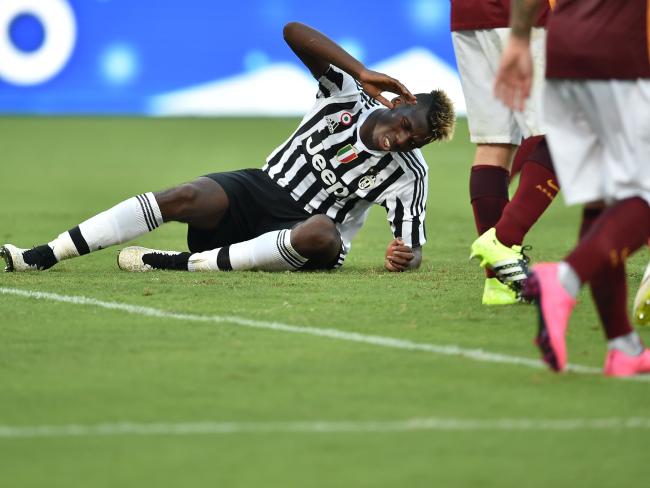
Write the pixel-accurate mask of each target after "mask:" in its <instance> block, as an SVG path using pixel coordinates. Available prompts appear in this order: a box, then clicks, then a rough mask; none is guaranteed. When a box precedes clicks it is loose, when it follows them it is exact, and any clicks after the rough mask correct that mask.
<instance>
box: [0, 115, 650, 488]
mask: <svg viewBox="0 0 650 488" xmlns="http://www.w3.org/2000/svg"><path fill="white" fill-rule="evenodd" d="M295 124H296V121H295V120H264V119H261V120H258V119H255V120H251V119H226V120H146V119H122V118H113V119H92V118H91V119H47V118H44V119H41V118H2V119H0V158H1V166H2V179H1V180H0V222H1V226H0V238H1V240H2V241H3V242H11V243H14V244H16V245H19V246H23V247H27V246H31V245H34V244H40V243H43V242H47V241H49V240H51V239H52V238H53V237H55V236H56V235H58V234H59V233H60V232H62V231H64V230H67V229H68V228H71V227H73V226H74V225H76V224H77V223H79V222H80V221H82V220H84V219H85V218H87V217H89V216H90V215H92V214H95V213H97V212H99V211H101V210H103V209H105V208H107V207H109V206H111V205H113V204H115V203H117V202H118V201H120V200H122V199H125V198H127V197H130V196H132V195H134V194H136V193H142V192H145V191H152V190H154V191H155V190H158V189H162V188H165V187H168V186H171V185H174V184H176V183H179V182H182V181H185V180H189V179H192V178H193V177H195V176H198V175H201V174H205V173H208V172H213V171H220V170H229V169H237V168H243V167H258V166H261V165H262V164H263V161H264V158H265V156H266V155H267V154H268V153H269V152H270V151H271V150H272V149H273V148H274V147H275V146H276V145H277V144H279V142H281V141H282V140H283V139H284V138H285V137H286V136H287V134H288V133H289V132H290V131H291V130H292V129H293V127H294V126H295ZM472 151H473V149H472V146H471V145H470V144H469V143H468V142H467V128H466V125H465V124H464V123H462V122H461V124H460V125H459V129H458V131H457V136H456V139H455V141H454V142H452V143H450V144H448V145H436V146H432V147H429V148H427V149H426V151H425V155H426V156H427V160H428V161H429V166H430V175H431V176H430V178H431V179H430V195H429V202H428V214H427V229H428V236H429V241H428V243H427V245H426V246H425V248H424V256H425V258H424V262H423V266H422V268H421V269H420V270H419V271H417V272H412V273H403V274H389V273H387V272H384V271H383V269H382V260H383V252H384V249H385V246H386V244H387V243H388V242H389V241H390V239H391V235H390V231H389V228H388V225H387V224H386V221H385V215H384V211H383V209H381V208H377V209H375V210H374V211H373V213H372V214H371V218H370V220H369V222H368V224H367V226H366V227H365V228H364V229H363V230H362V232H361V233H360V235H359V236H358V237H357V239H356V241H355V242H354V246H353V249H352V252H351V254H350V256H349V258H348V260H347V262H346V264H345V266H344V267H343V268H342V269H341V270H339V271H333V272H321V273H293V274H292V273H280V274H271V273H223V274H210V275H208V274H200V275H199V274H189V273H175V272H157V273H145V274H128V273H125V272H121V271H119V270H118V269H117V267H116V264H115V255H116V249H110V250H106V251H102V252H98V253H95V254H93V255H90V256H86V257H83V258H81V259H77V260H71V261H66V262H64V263H62V264H60V265H58V266H57V267H55V268H54V269H52V270H50V271H48V272H44V273H38V274H2V275H1V276H0V287H2V288H3V289H4V290H24V291H28V292H35V291H40V292H50V293H54V294H57V295H66V296H83V297H88V298H93V299H97V300H102V301H104V302H111V303H118V304H129V305H136V306H144V307H151V308H155V309H158V310H162V311H166V312H169V313H174V312H175V313H181V314H189V315H191V317H185V318H183V317H172V316H170V315H169V314H168V315H165V314H160V316H158V317H151V316H145V315H142V314H138V313H127V312H125V311H124V310H120V309H107V308H102V307H100V306H96V305H88V304H86V305H83V304H75V303H63V302H60V301H54V300H48V299H44V300H37V299H35V298H32V297H28V296H18V295H15V294H7V293H6V292H5V293H4V294H0V486H3V487H7V488H9V487H11V488H14V487H27V486H34V487H36V486H38V487H43V486H47V487H67V488H69V487H108V486H115V487H131V486H138V487H143V486H158V487H178V486H224V487H231V486H232V487H235V486H236V487H244V486H245V487H266V486H274V487H275V486H278V487H289V486H291V487H294V486H295V487H378V486H386V487H396V486H400V487H402V486H404V487H406V486H408V487H415V486H417V487H425V486H426V487H429V486H442V487H460V486H468V487H469V486H471V487H479V486H480V487H492V486H493V487H521V486H526V487H537V486H539V487H547V486H567V487H568V486H571V487H575V486H589V487H606V486H632V485H635V486H636V485H641V486H642V485H643V483H644V482H643V481H642V480H643V479H647V478H648V476H650V465H649V464H648V453H647V452H648V451H647V442H646V437H647V436H648V430H647V428H648V426H650V420H648V419H650V415H648V408H649V406H650V384H649V383H647V382H642V381H624V380H612V379H606V378H604V377H602V376H601V375H599V374H584V373H577V372H574V373H568V374H565V375H562V376H558V375H554V374H552V373H550V372H548V371H547V370H545V369H541V368H535V367H532V366H531V365H530V364H528V363H525V362H523V363H517V362H513V363H504V362H493V361H484V360H477V358H476V357H475V356H476V354H472V353H465V354H464V353H463V352H464V351H465V350H476V349H483V350H484V351H487V352H491V353H496V354H498V355H499V356H496V357H497V358H500V360H503V359H504V358H506V359H507V358H510V359H512V358H515V360H517V358H524V359H526V358H528V359H536V358H537V351H536V350H535V349H534V347H533V346H532V343H531V341H532V337H533V335H534V332H535V321H536V312H535V309H534V307H531V306H526V305H519V306H512V307H505V308H485V307H482V306H481V305H480V295H481V291H482V283H483V275H482V272H481V270H480V269H479V268H478V267H477V265H476V264H475V263H472V262H469V261H468V259H467V256H468V254H469V244H470V243H471V241H472V240H473V238H474V237H475V231H474V226H473V220H472V217H471V207H470V205H469V202H468V191H467V186H468V182H467V180H468V179H467V176H468V172H469V162H470V159H471V157H472ZM578 216H579V212H578V210H577V209H567V208H565V207H564V206H563V203H562V202H561V201H559V200H558V201H557V202H555V203H554V204H553V206H552V207H551V209H550V211H549V212H547V214H546V215H544V216H543V218H542V219H541V220H540V222H539V223H538V225H537V227H536V228H535V229H533V231H532V232H531V233H530V235H529V239H528V243H529V244H532V245H533V246H534V249H533V251H532V253H531V255H532V257H533V259H534V260H537V261H539V260H548V259H558V258H561V257H562V256H563V255H564V253H566V252H567V251H568V250H569V249H570V248H571V247H572V245H573V243H574V241H575V236H576V232H577V224H578ZM184 232H185V229H184V227H183V226H181V225H176V224H170V225H167V226H164V227H163V228H161V229H159V230H157V231H156V232H155V233H152V234H150V235H148V236H146V237H143V238H142V239H139V240H138V241H137V243H138V244H141V245H145V246H151V247H158V248H171V249H175V248H178V249H183V248H184V246H185V241H184V238H185V234H184ZM646 259H647V252H646V251H645V250H644V251H643V252H640V253H638V255H637V256H635V257H634V258H633V259H631V260H630V262H629V270H630V273H629V275H630V282H629V288H630V290H631V292H632V293H634V291H635V290H636V287H637V285H638V283H639V281H640V278H641V273H642V270H643V267H644V266H645V262H646ZM12 293H15V291H12ZM198 315H200V316H235V317H236V318H235V319H230V320H229V319H226V320H225V321H223V322H222V323H217V322H215V321H197V320H192V319H196V316H198ZM241 319H250V320H253V321H257V322H255V324H258V325H259V324H262V325H265V324H266V325H268V324H269V323H271V322H279V323H281V324H287V325H290V326H297V327H304V328H306V330H305V329H291V330H286V331H281V330H272V329H268V328H251V327H247V326H242V325H241V324H242V320H241ZM238 324H239V325H238ZM266 325H265V326H266ZM322 329H336V330H337V331H340V334H339V335H340V337H339V338H338V339H337V338H330V337H324V336H318V335H311V334H308V333H305V332H309V331H314V330H316V331H318V330H322ZM296 332H299V333H296ZM344 333H358V334H361V335H360V336H351V335H344ZM641 333H642V335H643V336H644V338H645V339H646V341H647V342H650V333H648V331H645V330H644V331H641ZM370 335H372V336H381V337H385V338H393V339H398V340H402V341H408V342H396V341H394V342H390V343H387V344H386V345H384V346H382V345H376V344H370V343H367V342H359V341H353V340H351V339H352V338H354V337H360V338H361V340H362V341H364V340H367V336H370ZM413 343H419V344H425V345H429V346H426V347H423V348H421V350H417V349H414V348H413V347H411V346H410V345H412V344H413ZM568 343H569V359H570V361H571V362H572V363H575V364H579V365H582V366H587V367H591V368H600V367H601V366H602V362H603V359H604V354H605V343H604V340H603V336H602V332H601V330H600V327H599V325H598V321H597V317H596V315H595V312H594V308H593V304H592V302H591V298H590V296H589V293H588V291H586V290H585V291H583V294H582V295H581V303H580V305H579V307H578V308H577V311H576V313H575V315H574V316H573V318H572V322H571V330H570V333H569V338H568ZM405 344H406V346H404V345H405ZM400 345H401V346H400ZM444 346H448V347H447V348H444ZM454 346H456V347H458V348H460V349H458V353H457V354H451V352H453V351H452V350H451V347H454ZM409 347H411V348H409ZM479 359H480V358H479ZM612 418H615V419H622V420H620V421H616V420H612V421H603V422H601V423H598V422H600V420H601V419H612ZM635 418H636V419H637V420H630V419H635ZM410 419H424V420H420V421H413V422H412V423H410V424H409V423H404V421H408V420H410ZM508 419H513V420H517V421H519V423H517V422H508V421H507V420H508ZM544 421H551V422H544ZM124 422H127V423H129V425H122V427H121V429H122V430H120V427H119V425H120V424H121V423H124ZM315 422H321V423H315ZM341 422H343V423H341ZM625 422H630V423H634V422H636V423H638V424H639V426H640V427H644V428H643V429H642V428H629V427H630V425H624V424H625ZM154 424H155V425H154ZM75 425H76V426H79V427H77V430H76V431H73V430H70V429H71V427H66V426H75ZM98 425H104V426H105V427H104V428H103V429H104V430H102V428H98V427H97V426H98ZM156 425H157V426H158V427H156ZM43 426H46V427H48V428H49V429H50V430H43V429H41V430H38V429H36V428H37V427H43ZM183 426H185V427H183ZM66 428H67V429H68V430H65V429H66ZM156 429H158V430H156ZM75 432H76V434H77V435H72V434H74V433H75Z"/></svg>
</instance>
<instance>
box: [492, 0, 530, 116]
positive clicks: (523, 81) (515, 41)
mask: <svg viewBox="0 0 650 488" xmlns="http://www.w3.org/2000/svg"><path fill="white" fill-rule="evenodd" d="M539 6H540V0H512V3H511V12H510V29H511V31H510V39H509V40H508V44H507V45H506V48H505V49H504V51H503V56H502V57H501V63H500V65H499V71H498V72H497V76H496V81H495V83H494V94H495V95H496V96H497V97H498V98H499V99H501V101H503V103H505V104H506V105H507V106H508V107H510V108H512V109H514V110H523V109H524V105H525V102H526V99H527V98H528V96H529V95H530V90H531V86H532V82H533V59H532V56H531V53H530V29H531V27H532V25H533V23H534V20H535V15H536V14H537V12H538V11H539Z"/></svg>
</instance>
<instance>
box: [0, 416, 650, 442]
mask: <svg viewBox="0 0 650 488" xmlns="http://www.w3.org/2000/svg"><path fill="white" fill-rule="evenodd" d="M640 429H650V418H645V417H630V418H616V417H614V418H595V419H586V418H583V419H580V418H578V419H533V418H520V419H508V418H506V419H460V418H444V417H441V418H435V417H434V418H414V419H407V420H387V421H372V420H371V421H327V420H316V421H302V422H181V423H173V422H172V423H167V422H156V423H138V422H117V423H103V424H94V425H78V424H72V425H38V426H20V427H19V426H8V425H0V439H29V438H43V437H104V436H125V435H136V436H188V435H223V434H247V433H248V434H265V433H276V434H277V433H315V434H318V433H391V432H415V431H451V432H460V431H464V432H475V431H510V432H516V431H540V432H544V431H556V432H561V431H565V432H566V431H607V430H640Z"/></svg>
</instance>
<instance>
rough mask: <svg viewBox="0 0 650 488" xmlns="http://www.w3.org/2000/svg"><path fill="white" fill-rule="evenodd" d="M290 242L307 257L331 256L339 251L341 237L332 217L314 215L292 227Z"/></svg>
mask: <svg viewBox="0 0 650 488" xmlns="http://www.w3.org/2000/svg"><path fill="white" fill-rule="evenodd" d="M291 244H292V245H293V246H294V248H295V249H296V251H298V252H299V253H300V254H301V255H303V256H305V257H308V258H311V257H314V256H323V255H327V256H331V255H334V254H336V253H338V252H339V249H340V248H341V237H340V235H339V232H338V230H337V228H336V225H335V224H334V221H333V220H332V219H330V218H329V217H326V216H324V215H316V216H314V217H311V218H310V219H308V220H306V221H305V222H303V223H302V224H300V225H298V226H297V227H296V228H295V229H294V231H293V232H292V233H291Z"/></svg>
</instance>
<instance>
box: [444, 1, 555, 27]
mask: <svg viewBox="0 0 650 488" xmlns="http://www.w3.org/2000/svg"><path fill="white" fill-rule="evenodd" d="M547 14H548V3H547V2H545V5H544V6H543V7H542V9H541V10H540V13H539V16H538V18H537V22H536V24H535V25H536V26H543V25H545V24H546V17H547ZM509 23H510V0H451V30H452V31H460V30H479V29H496V28H497V27H508V25H509Z"/></svg>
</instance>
